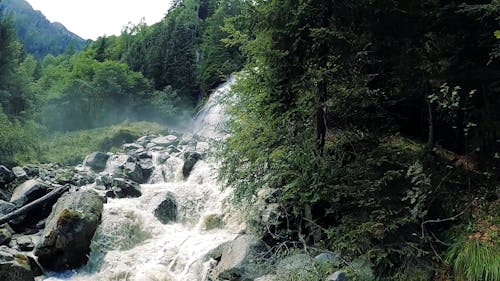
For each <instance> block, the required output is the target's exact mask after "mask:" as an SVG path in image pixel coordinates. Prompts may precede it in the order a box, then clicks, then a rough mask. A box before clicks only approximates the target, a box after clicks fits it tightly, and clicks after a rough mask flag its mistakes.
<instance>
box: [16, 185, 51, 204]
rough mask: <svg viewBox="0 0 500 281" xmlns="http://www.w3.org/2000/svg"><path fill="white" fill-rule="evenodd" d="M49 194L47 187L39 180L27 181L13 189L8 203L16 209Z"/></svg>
mask: <svg viewBox="0 0 500 281" xmlns="http://www.w3.org/2000/svg"><path fill="white" fill-rule="evenodd" d="M48 192H49V190H48V186H47V185H46V184H45V183H43V182H41V181H39V180H28V181H25V182H24V183H23V184H21V185H19V186H18V187H16V188H15V189H14V192H13V193H12V197H11V198H10V202H11V203H13V204H15V205H16V206H18V207H21V206H23V205H26V204H28V203H29V202H32V201H34V200H36V199H38V198H40V197H42V196H44V195H45V194H47V193H48Z"/></svg>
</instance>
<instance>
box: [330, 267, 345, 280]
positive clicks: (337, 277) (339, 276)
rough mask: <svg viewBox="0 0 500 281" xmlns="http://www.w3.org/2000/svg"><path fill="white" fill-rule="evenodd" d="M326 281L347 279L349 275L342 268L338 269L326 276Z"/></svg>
mask: <svg viewBox="0 0 500 281" xmlns="http://www.w3.org/2000/svg"><path fill="white" fill-rule="evenodd" d="M325 281H347V276H346V275H345V272H344V271H342V270H339V271H336V272H335V273H332V274H330V275H328V277H326V280H325Z"/></svg>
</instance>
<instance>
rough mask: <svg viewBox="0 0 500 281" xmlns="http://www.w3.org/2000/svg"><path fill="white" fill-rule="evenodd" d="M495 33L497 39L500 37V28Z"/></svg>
mask: <svg viewBox="0 0 500 281" xmlns="http://www.w3.org/2000/svg"><path fill="white" fill-rule="evenodd" d="M493 34H494V35H495V38H496V39H500V30H495V32H494V33H493Z"/></svg>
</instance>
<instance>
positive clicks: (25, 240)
mask: <svg viewBox="0 0 500 281" xmlns="http://www.w3.org/2000/svg"><path fill="white" fill-rule="evenodd" d="M38 240H39V238H38V237H37V236H34V235H14V236H13V237H12V240H11V241H10V244H9V246H10V247H11V248H14V249H18V250H19V251H32V250H33V249H34V248H35V243H36V241H38Z"/></svg>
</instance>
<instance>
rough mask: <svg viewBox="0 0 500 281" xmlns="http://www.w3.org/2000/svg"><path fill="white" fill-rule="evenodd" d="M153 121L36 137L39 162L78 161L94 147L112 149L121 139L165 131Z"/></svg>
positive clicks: (130, 138)
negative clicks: (38, 145)
mask: <svg viewBox="0 0 500 281" xmlns="http://www.w3.org/2000/svg"><path fill="white" fill-rule="evenodd" d="M166 133H167V129H166V128H165V127H163V126H161V125H159V124H157V123H151V122H133V123H122V124H119V125H114V126H110V127H103V128H97V129H91V130H83V131H74V132H65V133H57V134H53V135H50V136H47V137H45V138H42V139H41V140H40V156H39V157H38V158H39V159H38V161H39V162H56V163H62V164H68V165H75V164H78V163H81V162H82V161H83V159H84V158H85V156H87V155H88V154H90V153H92V152H95V151H103V152H106V151H116V150H118V149H119V148H120V146H121V145H122V144H124V143H128V142H132V141H134V140H135V139H137V138H139V137H141V136H144V135H148V134H166Z"/></svg>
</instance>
